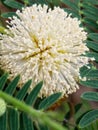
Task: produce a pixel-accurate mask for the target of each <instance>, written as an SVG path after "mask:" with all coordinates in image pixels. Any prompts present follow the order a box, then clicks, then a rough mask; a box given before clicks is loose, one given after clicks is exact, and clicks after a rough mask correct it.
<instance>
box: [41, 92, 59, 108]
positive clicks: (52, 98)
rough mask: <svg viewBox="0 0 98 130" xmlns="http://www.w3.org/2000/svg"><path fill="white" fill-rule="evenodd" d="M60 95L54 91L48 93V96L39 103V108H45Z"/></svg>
mask: <svg viewBox="0 0 98 130" xmlns="http://www.w3.org/2000/svg"><path fill="white" fill-rule="evenodd" d="M60 97H61V93H55V94H52V95H50V96H49V97H47V98H45V99H44V100H43V101H42V102H41V103H40V104H39V107H38V108H39V109H44V110H45V109H47V108H49V107H50V106H51V105H53V104H54V103H55V102H56V101H57V100H58V99H59V98H60Z"/></svg>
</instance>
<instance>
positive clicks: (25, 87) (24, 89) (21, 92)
mask: <svg viewBox="0 0 98 130" xmlns="http://www.w3.org/2000/svg"><path fill="white" fill-rule="evenodd" d="M31 83H32V80H29V81H27V83H25V84H24V85H23V87H22V88H21V90H19V91H18V93H17V95H16V98H18V99H19V100H22V99H24V97H25V96H26V94H27V91H28V88H29V87H30V85H31Z"/></svg>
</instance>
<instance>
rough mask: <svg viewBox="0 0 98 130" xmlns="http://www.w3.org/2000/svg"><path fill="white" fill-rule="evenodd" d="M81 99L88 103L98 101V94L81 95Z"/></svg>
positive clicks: (87, 93)
mask: <svg viewBox="0 0 98 130" xmlns="http://www.w3.org/2000/svg"><path fill="white" fill-rule="evenodd" d="M81 98H83V99H85V100H89V101H98V92H85V93H83V94H82V95H81Z"/></svg>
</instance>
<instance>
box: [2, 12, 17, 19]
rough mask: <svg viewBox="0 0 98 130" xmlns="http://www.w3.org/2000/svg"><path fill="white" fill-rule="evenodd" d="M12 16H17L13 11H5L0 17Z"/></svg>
mask: <svg viewBox="0 0 98 130" xmlns="http://www.w3.org/2000/svg"><path fill="white" fill-rule="evenodd" d="M13 16H16V17H18V16H17V15H16V13H15V12H7V13H2V14H1V17H3V18H9V17H13Z"/></svg>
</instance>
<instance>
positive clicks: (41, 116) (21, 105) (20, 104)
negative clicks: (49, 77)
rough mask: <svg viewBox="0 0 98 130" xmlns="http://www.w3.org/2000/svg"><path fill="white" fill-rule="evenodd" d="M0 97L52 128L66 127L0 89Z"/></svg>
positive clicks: (61, 129)
mask: <svg viewBox="0 0 98 130" xmlns="http://www.w3.org/2000/svg"><path fill="white" fill-rule="evenodd" d="M0 97H2V98H3V99H4V100H5V101H6V102H7V103H9V104H12V105H13V106H14V107H16V108H17V109H19V110H21V111H22V112H25V113H27V114H28V115H30V116H31V117H33V118H36V119H37V120H38V121H39V122H40V123H43V124H45V125H47V126H50V127H51V128H53V129H52V130H66V128H64V127H63V126H61V125H60V124H58V123H56V122H55V121H53V120H52V119H51V118H49V117H48V116H47V115H46V114H45V112H43V111H40V110H35V109H34V108H32V107H31V106H28V105H27V104H26V103H24V102H22V101H19V100H18V99H16V98H14V97H12V96H10V95H8V94H6V93H5V92H2V91H0Z"/></svg>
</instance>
